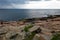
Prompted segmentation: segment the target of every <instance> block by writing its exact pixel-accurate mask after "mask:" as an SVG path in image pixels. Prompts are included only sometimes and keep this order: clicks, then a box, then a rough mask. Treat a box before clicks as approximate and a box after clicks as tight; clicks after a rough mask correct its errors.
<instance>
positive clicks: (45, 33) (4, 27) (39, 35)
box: [0, 15, 60, 40]
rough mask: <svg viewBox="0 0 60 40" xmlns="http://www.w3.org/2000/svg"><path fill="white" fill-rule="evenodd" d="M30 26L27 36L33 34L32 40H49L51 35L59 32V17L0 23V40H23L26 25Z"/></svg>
mask: <svg viewBox="0 0 60 40" xmlns="http://www.w3.org/2000/svg"><path fill="white" fill-rule="evenodd" d="M29 24H32V25H33V27H31V28H29V32H28V33H29V34H30V33H31V32H35V33H36V34H35V35H34V37H33V39H32V40H50V39H51V37H52V35H53V33H55V32H60V15H54V16H49V17H43V18H32V19H22V20H19V21H0V40H24V38H25V35H26V32H25V31H24V28H25V26H26V25H29Z"/></svg>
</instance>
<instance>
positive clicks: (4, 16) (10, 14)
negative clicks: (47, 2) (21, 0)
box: [0, 9, 60, 21]
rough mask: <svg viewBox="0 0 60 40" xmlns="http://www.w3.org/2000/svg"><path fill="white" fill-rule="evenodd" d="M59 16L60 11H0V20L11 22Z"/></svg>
mask: <svg viewBox="0 0 60 40" xmlns="http://www.w3.org/2000/svg"><path fill="white" fill-rule="evenodd" d="M47 15H60V9H0V20H5V21H13V20H19V19H23V18H24V19H25V18H38V17H47Z"/></svg>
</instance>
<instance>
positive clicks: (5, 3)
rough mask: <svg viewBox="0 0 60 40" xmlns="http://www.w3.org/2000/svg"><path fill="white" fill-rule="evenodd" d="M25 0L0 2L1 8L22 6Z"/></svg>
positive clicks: (3, 0) (1, 0) (0, 0)
mask: <svg viewBox="0 0 60 40" xmlns="http://www.w3.org/2000/svg"><path fill="white" fill-rule="evenodd" d="M25 1H26V0H0V7H1V6H9V5H12V4H24V3H25Z"/></svg>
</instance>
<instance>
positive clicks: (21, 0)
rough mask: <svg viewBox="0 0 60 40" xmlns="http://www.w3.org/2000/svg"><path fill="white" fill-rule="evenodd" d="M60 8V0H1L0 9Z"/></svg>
mask: <svg viewBox="0 0 60 40" xmlns="http://www.w3.org/2000/svg"><path fill="white" fill-rule="evenodd" d="M5 8H6V9H60V0H0V9H5Z"/></svg>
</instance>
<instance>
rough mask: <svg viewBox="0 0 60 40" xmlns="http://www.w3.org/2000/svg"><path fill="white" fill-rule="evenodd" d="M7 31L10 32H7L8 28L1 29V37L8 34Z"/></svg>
mask: <svg viewBox="0 0 60 40" xmlns="http://www.w3.org/2000/svg"><path fill="white" fill-rule="evenodd" d="M7 31H8V30H7V29H6V28H4V27H3V28H1V29H0V35H3V34H6V33H7Z"/></svg>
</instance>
